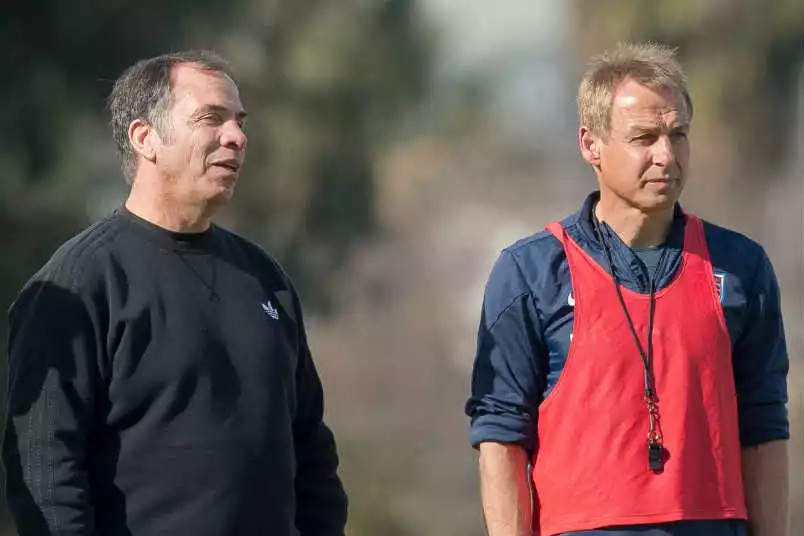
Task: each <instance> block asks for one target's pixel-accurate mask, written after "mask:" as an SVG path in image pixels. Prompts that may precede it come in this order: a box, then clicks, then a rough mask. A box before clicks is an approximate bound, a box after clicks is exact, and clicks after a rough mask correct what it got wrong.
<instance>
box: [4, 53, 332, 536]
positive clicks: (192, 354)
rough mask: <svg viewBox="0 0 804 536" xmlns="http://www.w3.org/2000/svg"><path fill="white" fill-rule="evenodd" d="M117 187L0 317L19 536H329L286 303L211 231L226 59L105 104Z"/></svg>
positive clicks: (238, 251) (326, 482)
mask: <svg viewBox="0 0 804 536" xmlns="http://www.w3.org/2000/svg"><path fill="white" fill-rule="evenodd" d="M109 110H110V112H111V118H112V129H113V133H114V138H115V141H116V142H117V145H118V149H119V152H120V155H121V157H122V164H123V171H124V174H125V176H126V179H127V180H128V182H129V183H130V185H131V191H130V194H129V196H128V198H127V200H126V202H125V204H124V206H121V207H120V208H119V209H117V210H116V211H114V212H113V213H112V214H111V215H109V216H107V217H106V218H104V219H102V220H100V221H98V222H96V223H95V224H94V225H92V226H91V227H89V228H88V229H86V230H84V231H83V232H81V233H80V234H78V235H77V236H75V237H74V238H72V239H71V240H69V241H68V242H66V243H65V244H64V245H63V246H62V247H61V248H59V250H58V251H57V252H56V253H55V254H54V255H53V257H52V258H51V259H50V260H49V261H48V262H47V263H46V264H45V265H44V266H43V267H42V269H41V270H40V271H39V272H38V273H37V274H36V275H34V276H33V278H32V279H31V280H30V281H29V282H28V283H27V284H26V285H25V287H24V288H23V290H22V292H21V293H20V295H19V296H18V298H17V300H16V301H15V303H14V304H13V305H12V307H11V309H10V312H9V324H10V329H9V341H8V361H9V389H8V395H7V408H8V417H7V421H6V430H5V440H4V442H3V451H2V458H3V463H4V466H5V468H6V472H7V496H8V504H9V508H10V510H11V513H12V515H13V517H14V519H15V522H16V525H17V529H18V533H19V535H20V536H33V535H37V536H40V535H44V534H50V535H58V536H67V535H75V536H78V535H82V536H90V535H103V536H113V535H114V536H122V535H127V536H153V535H157V534H170V535H191V534H192V535H210V536H213V535H214V536H223V535H226V536H236V535H243V536H245V535H249V536H251V535H254V534H271V535H275V536H342V535H343V534H344V527H345V523H346V496H345V493H344V491H343V487H342V485H341V482H340V479H339V478H338V475H337V471H336V470H337V466H338V457H337V453H336V448H335V443H334V440H333V436H332V434H331V432H330V430H329V428H328V427H327V426H326V425H325V424H324V422H323V420H322V415H323V393H322V387H321V382H320V380H319V377H318V374H317V372H316V367H315V365H314V363H313V360H312V357H311V354H310V349H309V346H308V344H307V337H306V334H305V328H304V323H303V320H302V312H301V306H300V302H299V298H298V296H297V294H296V292H295V290H294V288H293V286H292V284H291V281H290V279H289V278H288V276H287V275H286V274H285V272H284V271H283V270H282V268H281V267H280V266H279V264H278V263H277V262H276V261H275V260H274V259H273V258H272V257H271V256H269V255H268V254H266V253H265V252H264V251H263V250H262V249H261V248H259V247H258V246H256V245H255V244H253V243H251V242H249V241H248V240H246V239H244V238H242V237H240V236H238V235H236V234H234V233H232V232H230V231H227V230H225V229H223V228H221V227H219V226H217V225H215V224H214V223H212V218H213V216H214V215H215V213H216V212H217V210H218V209H219V208H220V207H221V206H223V205H224V204H225V203H226V202H227V201H228V200H229V199H230V198H231V196H232V194H233V192H234V188H235V185H236V183H237V179H238V175H239V173H240V169H241V166H242V165H243V161H244V157H245V152H246V142H247V139H246V134H245V131H244V124H245V120H246V113H245V111H244V110H243V106H242V104H241V102H240V95H239V92H238V88H237V85H236V84H235V82H234V79H233V77H232V74H231V72H230V70H229V67H228V66H227V64H226V63H225V62H224V61H223V60H221V59H220V58H219V57H217V56H215V55H213V54H210V53H207V52H182V53H176V54H168V55H163V56H159V57H156V58H151V59H147V60H142V61H140V62H138V63H136V64H135V65H133V66H132V67H130V68H129V69H128V70H126V71H125V72H124V73H123V74H122V76H121V77H120V78H119V79H118V80H117V82H116V83H115V85H114V89H113V90H112V93H111V96H110V97H109Z"/></svg>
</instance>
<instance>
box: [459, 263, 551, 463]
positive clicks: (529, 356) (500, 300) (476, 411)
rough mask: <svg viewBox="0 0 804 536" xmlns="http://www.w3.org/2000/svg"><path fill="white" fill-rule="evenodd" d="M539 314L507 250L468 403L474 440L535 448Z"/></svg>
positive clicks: (488, 304)
mask: <svg viewBox="0 0 804 536" xmlns="http://www.w3.org/2000/svg"><path fill="white" fill-rule="evenodd" d="M539 325H540V322H539V319H538V313H537V311H536V307H535V304H534V301H533V298H532V295H531V293H530V291H529V289H528V286H527V284H526V282H525V279H524V277H523V275H522V273H521V271H520V269H519V266H518V265H517V263H516V260H515V259H514V257H513V255H512V254H511V253H510V252H507V251H506V252H503V254H502V255H501V256H500V258H499V259H498V260H497V263H496V264H495V266H494V269H493V270H492V272H491V275H490V276H489V281H488V283H487V285H486V291H485V295H484V298H483V310H482V312H481V318H480V326H479V329H478V335H477V352H476V354H475V361H474V367H473V371H472V384H471V395H470V398H469V400H468V402H467V403H466V408H465V411H466V414H467V415H468V416H469V417H470V420H471V424H470V433H469V435H470V442H471V444H472V446H473V447H477V446H478V445H479V444H480V443H482V442H484V441H493V442H499V443H512V444H518V445H521V446H522V447H523V448H525V449H526V450H527V451H528V452H533V450H534V448H535V444H536V418H537V412H538V407H539V401H540V400H541V396H542V393H543V392H544V388H545V382H546V379H545V374H544V370H543V367H541V366H540V365H539V363H540V362H541V360H540V358H539V355H541V353H542V350H541V348H543V344H542V336H541V330H540V329H539V328H538V326H539Z"/></svg>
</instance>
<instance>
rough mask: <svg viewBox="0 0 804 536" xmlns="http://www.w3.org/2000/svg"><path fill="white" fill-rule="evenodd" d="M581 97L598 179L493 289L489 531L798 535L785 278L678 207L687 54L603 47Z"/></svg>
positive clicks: (477, 420) (510, 261)
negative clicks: (791, 498)
mask: <svg viewBox="0 0 804 536" xmlns="http://www.w3.org/2000/svg"><path fill="white" fill-rule="evenodd" d="M578 106H579V115H580V129H579V133H578V143H579V147H580V151H581V155H582V156H583V158H584V160H585V161H586V162H587V163H588V164H589V165H590V166H591V168H592V169H593V171H594V173H595V176H596V178H597V183H598V187H599V190H598V191H596V192H594V193H592V194H591V195H589V197H588V198H587V199H586V201H585V203H584V204H583V206H582V208H581V209H580V211H579V212H577V213H575V214H573V215H571V216H569V217H567V218H565V219H564V220H562V221H560V222H553V223H550V224H548V225H547V227H546V230H544V231H542V232H539V233H537V234H535V235H533V236H530V237H528V238H525V239H522V240H520V241H518V242H517V243H515V244H513V245H512V246H510V247H508V248H506V249H505V250H504V251H503V252H502V254H501V255H500V257H499V259H498V261H497V263H496V264H495V266H494V269H493V270H492V273H491V276H490V277H489V281H488V284H487V286H486V291H485V296H484V303H483V309H482V316H481V322H480V328H479V333H478V345H477V354H476V358H475V366H474V374H473V379H472V392H471V397H470V398H469V401H468V402H467V404H466V412H467V414H468V415H469V417H470V418H471V442H472V445H473V446H475V447H476V448H478V449H479V451H480V480H481V495H482V500H483V511H484V515H485V520H486V524H487V526H488V533H489V536H526V535H527V536H529V535H531V534H533V535H536V534H538V535H541V536H553V535H559V534H573V535H579V534H585V535H593V534H597V535H609V536H614V535H623V536H624V535H634V534H639V535H641V536H648V535H650V536H668V535H674V536H682V535H685V536H726V535H728V536H734V535H740V534H746V530H747V529H748V530H750V533H751V534H752V535H755V536H787V534H788V524H787V517H788V512H787V508H788V506H787V500H788V491H787V488H788V484H787V480H788V478H789V477H788V461H787V442H786V440H787V439H788V438H789V424H788V418H787V411H786V406H785V404H786V402H787V391H786V379H787V372H788V356H787V350H786V345H785V339H784V331H783V326H782V317H781V312H780V297H779V288H778V284H777V281H776V277H775V275H774V272H773V268H772V267H771V263H770V261H769V259H768V257H767V255H766V254H765V252H764V250H763V248H762V247H761V246H760V245H759V244H757V243H755V242H753V241H752V240H750V239H748V238H746V237H745V236H743V235H741V234H739V233H736V232H734V231H730V230H727V229H724V228H722V227H718V226H716V225H713V224H711V223H709V222H705V221H703V220H701V219H699V218H698V217H696V216H695V215H693V214H690V213H688V212H686V211H684V210H682V209H681V207H680V206H679V204H678V199H679V197H680V195H681V191H682V189H683V187H684V184H685V183H686V180H687V174H688V168H689V154H690V142H689V139H688V135H689V132H690V126H691V122H692V111H693V110H692V99H691V97H690V93H689V90H688V89H687V83H686V80H685V77H684V75H683V73H682V71H681V68H680V66H679V64H678V63H677V62H676V60H675V58H674V54H673V51H672V50H670V49H668V48H666V47H664V46H661V45H656V44H641V45H634V44H622V45H620V46H618V47H617V48H616V49H614V50H612V51H611V52H608V53H605V54H603V55H601V56H599V57H597V58H595V60H594V61H593V63H592V66H591V69H590V70H589V72H588V73H587V74H586V76H585V77H584V79H583V81H582V83H581V85H580V89H579V95H578Z"/></svg>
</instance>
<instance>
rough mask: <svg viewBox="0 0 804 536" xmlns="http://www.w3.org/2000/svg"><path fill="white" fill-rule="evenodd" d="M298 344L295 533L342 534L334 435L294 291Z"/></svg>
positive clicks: (342, 499)
mask: <svg viewBox="0 0 804 536" xmlns="http://www.w3.org/2000/svg"><path fill="white" fill-rule="evenodd" d="M295 302H296V318H297V319H298V327H299V336H300V339H301V341H300V345H299V361H298V368H297V371H296V383H297V391H296V392H297V406H296V417H295V420H294V423H293V435H294V446H295V451H296V528H297V529H298V530H299V533H300V535H301V536H343V535H344V531H345V526H346V515H347V498H346V493H345V492H344V489H343V485H342V484H341V480H340V478H339V477H338V473H337V469H338V453H337V450H336V447H335V439H334V436H333V434H332V432H331V431H330V429H329V428H328V427H327V425H326V424H325V423H324V421H323V413H324V392H323V388H322V386H321V380H320V378H319V376H318V372H317V371H316V367H315V363H314V362H313V359H312V355H311V352H310V348H309V345H308V343H307V336H306V332H305V329H304V323H303V320H302V315H301V307H300V306H299V302H298V297H296V299H295Z"/></svg>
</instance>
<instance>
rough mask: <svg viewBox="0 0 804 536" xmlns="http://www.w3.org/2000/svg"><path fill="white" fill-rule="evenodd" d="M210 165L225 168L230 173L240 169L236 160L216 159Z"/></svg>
mask: <svg viewBox="0 0 804 536" xmlns="http://www.w3.org/2000/svg"><path fill="white" fill-rule="evenodd" d="M212 165H213V166H218V167H222V168H226V169H228V170H229V171H231V172H232V173H237V172H238V171H240V162H238V161H237V160H218V161H217V162H213V163H212Z"/></svg>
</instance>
